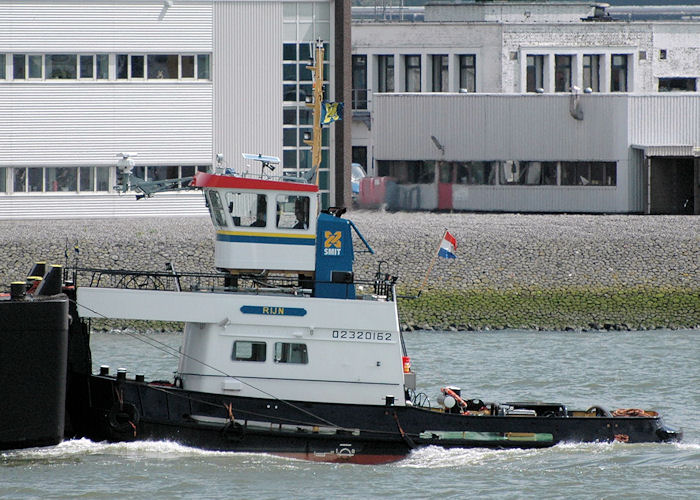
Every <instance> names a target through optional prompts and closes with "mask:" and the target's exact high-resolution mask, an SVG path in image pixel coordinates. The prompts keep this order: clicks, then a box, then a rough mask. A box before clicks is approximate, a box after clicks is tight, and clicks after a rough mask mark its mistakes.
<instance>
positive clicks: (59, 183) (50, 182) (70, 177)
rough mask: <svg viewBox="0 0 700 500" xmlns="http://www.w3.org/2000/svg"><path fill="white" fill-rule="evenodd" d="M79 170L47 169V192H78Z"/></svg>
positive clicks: (72, 168) (69, 168)
mask: <svg viewBox="0 0 700 500" xmlns="http://www.w3.org/2000/svg"><path fill="white" fill-rule="evenodd" d="M77 174H78V169H77V168H75V167H57V168H45V169H44V177H45V182H44V186H46V191H52V192H57V191H77V190H78V184H77Z"/></svg>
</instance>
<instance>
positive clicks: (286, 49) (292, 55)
mask: <svg viewBox="0 0 700 500" xmlns="http://www.w3.org/2000/svg"><path fill="white" fill-rule="evenodd" d="M286 5H287V4H285V6H286ZM282 59H283V60H284V61H296V60H297V44H296V43H285V44H282Z"/></svg>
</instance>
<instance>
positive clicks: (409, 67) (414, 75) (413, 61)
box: [404, 56, 421, 92]
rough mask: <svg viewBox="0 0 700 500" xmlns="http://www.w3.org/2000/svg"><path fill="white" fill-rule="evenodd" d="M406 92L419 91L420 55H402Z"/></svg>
mask: <svg viewBox="0 0 700 500" xmlns="http://www.w3.org/2000/svg"><path fill="white" fill-rule="evenodd" d="M404 62H405V66H406V67H405V75H404V76H405V86H406V92H420V71H421V68H420V56H404Z"/></svg>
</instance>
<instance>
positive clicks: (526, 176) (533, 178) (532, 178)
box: [500, 161, 557, 186]
mask: <svg viewBox="0 0 700 500" xmlns="http://www.w3.org/2000/svg"><path fill="white" fill-rule="evenodd" d="M500 183H501V184H519V185H522V186H540V185H556V183H557V164H556V162H540V161H504V162H502V163H501V171H500Z"/></svg>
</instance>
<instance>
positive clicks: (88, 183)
mask: <svg viewBox="0 0 700 500" xmlns="http://www.w3.org/2000/svg"><path fill="white" fill-rule="evenodd" d="M78 180H79V185H78V190H79V191H94V190H95V168H94V167H80V168H79V169H78Z"/></svg>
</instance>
